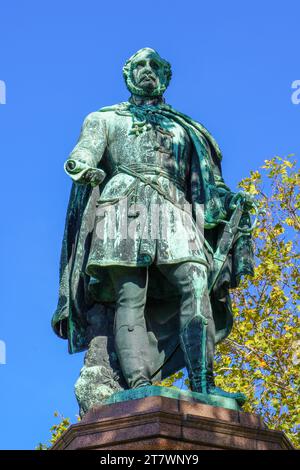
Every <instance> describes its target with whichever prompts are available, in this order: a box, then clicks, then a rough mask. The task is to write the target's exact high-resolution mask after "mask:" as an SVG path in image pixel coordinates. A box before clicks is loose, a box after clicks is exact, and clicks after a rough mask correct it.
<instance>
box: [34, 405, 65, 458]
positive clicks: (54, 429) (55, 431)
mask: <svg viewBox="0 0 300 470" xmlns="http://www.w3.org/2000/svg"><path fill="white" fill-rule="evenodd" d="M54 416H55V418H59V419H60V421H59V423H58V424H54V425H53V426H51V428H50V433H51V438H50V440H49V442H48V443H46V444H42V443H41V442H40V443H39V445H38V446H37V447H36V450H48V449H50V447H51V446H53V444H55V442H56V441H57V440H58V439H59V438H60V436H61V435H62V434H63V433H64V432H65V431H66V430H67V429H68V427H69V426H70V418H65V417H64V416H62V415H61V414H60V413H58V411H55V413H54Z"/></svg>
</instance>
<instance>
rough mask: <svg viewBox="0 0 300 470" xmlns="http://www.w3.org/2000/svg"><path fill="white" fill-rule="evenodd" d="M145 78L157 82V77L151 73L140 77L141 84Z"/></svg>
mask: <svg viewBox="0 0 300 470" xmlns="http://www.w3.org/2000/svg"><path fill="white" fill-rule="evenodd" d="M144 78H150V79H151V80H152V81H153V82H155V81H156V76H155V75H153V74H151V73H143V75H141V76H140V79H139V82H141V81H142V80H144Z"/></svg>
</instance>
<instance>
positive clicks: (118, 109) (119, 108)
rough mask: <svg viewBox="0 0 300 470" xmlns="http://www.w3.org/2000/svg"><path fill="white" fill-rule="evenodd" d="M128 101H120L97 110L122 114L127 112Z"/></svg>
mask: <svg viewBox="0 0 300 470" xmlns="http://www.w3.org/2000/svg"><path fill="white" fill-rule="evenodd" d="M129 108H130V103H129V102H128V101H123V102H122V103H117V104H113V105H111V106H104V107H103V108H100V109H99V110H98V112H99V113H105V115H107V113H108V114H123V113H125V114H126V113H129Z"/></svg>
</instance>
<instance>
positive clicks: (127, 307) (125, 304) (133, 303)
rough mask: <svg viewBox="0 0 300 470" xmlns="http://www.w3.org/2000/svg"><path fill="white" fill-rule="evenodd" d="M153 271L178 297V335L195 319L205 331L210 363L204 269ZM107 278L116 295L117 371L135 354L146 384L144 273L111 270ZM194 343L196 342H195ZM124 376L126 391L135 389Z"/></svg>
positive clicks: (162, 268) (212, 327) (210, 332)
mask: <svg viewBox="0 0 300 470" xmlns="http://www.w3.org/2000/svg"><path fill="white" fill-rule="evenodd" d="M157 268H158V269H159V270H160V271H161V273H162V274H163V275H164V276H165V277H166V278H167V279H168V281H169V282H170V283H171V284H173V285H174V286H175V287H176V289H177V290H178V293H179V294H180V313H179V327H180V333H182V332H184V331H188V326H189V324H190V323H191V328H192V329H193V326H192V325H193V322H195V318H196V319H197V322H198V323H200V324H202V325H203V327H205V331H206V341H205V343H206V345H204V348H205V349H206V354H205V356H206V357H207V358H210V361H209V362H211V361H212V360H213V355H214V338H215V325H214V321H213V317H212V310H211V305H210V299H209V293H208V289H207V268H206V266H204V265H202V264H200V263H192V262H184V263H181V264H165V265H157ZM110 275H111V279H112V282H113V285H114V289H115V291H116V294H117V302H116V313H115V327H114V328H115V343H116V351H117V354H118V357H119V360H120V363H121V367H122V369H123V371H124V369H125V368H126V366H125V365H124V357H125V356H127V358H128V361H129V356H132V355H134V354H135V355H136V354H139V355H141V356H142V358H143V359H144V365H145V367H144V371H143V374H142V376H143V379H141V380H144V379H145V377H148V380H150V375H151V374H150V370H151V364H148V363H147V357H149V355H148V354H147V348H148V335H147V331H146V324H145V316H144V308H145V303H146V299H147V285H148V270H147V268H144V267H139V268H136V267H134V268H132V267H125V266H112V267H111V268H110ZM195 332H196V331H195ZM134 333H135V334H134ZM189 335H190V334H189ZM195 340H196V342H198V340H197V338H195ZM200 341H201V338H199V343H200ZM121 356H123V357H121ZM122 364H123V365H122ZM124 375H125V378H126V380H127V382H128V383H129V386H130V387H134V386H138V384H137V383H133V382H132V381H133V379H132V377H130V378H129V380H128V377H126V373H125V374H124ZM127 375H128V374H127ZM140 375H141V374H140Z"/></svg>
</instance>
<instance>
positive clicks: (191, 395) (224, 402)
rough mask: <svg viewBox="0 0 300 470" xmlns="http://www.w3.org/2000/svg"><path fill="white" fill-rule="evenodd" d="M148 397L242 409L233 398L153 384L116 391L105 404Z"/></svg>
mask: <svg viewBox="0 0 300 470" xmlns="http://www.w3.org/2000/svg"><path fill="white" fill-rule="evenodd" d="M147 397H167V398H175V399H176V400H184V401H188V402H191V403H204V404H205V405H212V406H221V407H223V408H227V409H229V410H236V411H240V410H241V406H240V405H239V403H238V402H237V400H235V399H233V398H228V397H227V398H226V397H221V396H218V395H211V394H210V395H207V394H204V393H197V392H191V391H189V390H180V389H178V388H175V387H174V388H173V387H172V388H171V387H160V386H157V385H151V386H148V387H141V388H138V389H131V390H123V391H121V392H116V393H114V394H113V395H111V396H110V397H109V398H107V399H106V400H105V401H104V404H106V405H109V404H112V403H120V402H123V401H128V400H139V399H141V398H147Z"/></svg>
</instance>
